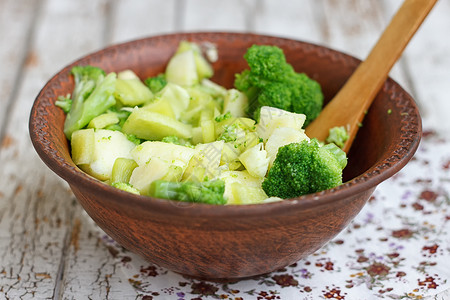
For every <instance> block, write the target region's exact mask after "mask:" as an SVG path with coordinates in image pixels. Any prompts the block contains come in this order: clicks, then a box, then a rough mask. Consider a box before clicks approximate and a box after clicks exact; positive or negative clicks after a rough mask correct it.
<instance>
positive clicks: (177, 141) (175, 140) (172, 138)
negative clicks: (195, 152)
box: [161, 135, 194, 148]
mask: <svg viewBox="0 0 450 300" xmlns="http://www.w3.org/2000/svg"><path fill="white" fill-rule="evenodd" d="M161 142H164V143H171V144H175V145H180V146H185V147H189V148H194V146H193V145H192V144H191V142H189V141H186V140H185V139H181V138H179V137H178V136H176V135H168V136H165V137H163V138H162V140H161Z"/></svg>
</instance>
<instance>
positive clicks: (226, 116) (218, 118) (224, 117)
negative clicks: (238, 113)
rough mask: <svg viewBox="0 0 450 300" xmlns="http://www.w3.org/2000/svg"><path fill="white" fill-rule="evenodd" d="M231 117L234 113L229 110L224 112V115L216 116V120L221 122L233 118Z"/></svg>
mask: <svg viewBox="0 0 450 300" xmlns="http://www.w3.org/2000/svg"><path fill="white" fill-rule="evenodd" d="M231 117H232V115H231V113H230V112H229V111H228V112H227V113H225V114H223V115H220V116H217V117H215V118H214V120H215V121H216V122H217V123H220V122H222V121H225V120H228V119H231Z"/></svg>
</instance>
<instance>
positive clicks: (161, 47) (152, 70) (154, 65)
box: [30, 32, 421, 197]
mask: <svg viewBox="0 0 450 300" xmlns="http://www.w3.org/2000/svg"><path fill="white" fill-rule="evenodd" d="M181 40H191V41H195V42H198V43H200V44H201V43H205V42H208V43H213V44H215V45H216V47H217V50H218V54H219V59H218V61H217V62H215V63H213V67H214V70H215V75H214V77H213V78H212V80H213V81H216V82H218V83H220V84H222V85H224V86H226V87H228V88H231V87H232V86H233V82H234V74H235V73H237V72H241V71H242V70H243V69H245V68H247V64H246V62H245V60H244V59H243V55H244V53H245V51H246V49H247V48H248V47H250V46H251V45H253V44H272V45H278V46H279V47H281V48H282V49H283V50H284V52H285V55H286V58H287V61H288V62H289V63H291V64H292V65H293V66H294V68H295V69H296V71H298V72H304V73H306V74H308V76H310V77H312V78H314V79H315V80H317V81H318V82H319V83H320V84H321V86H322V90H323V93H324V96H325V102H327V101H329V100H330V99H331V98H332V97H333V96H334V95H335V94H336V92H337V91H338V90H339V88H340V87H341V86H342V85H343V84H344V83H345V81H346V80H347V78H348V77H349V76H350V75H351V73H352V72H353V71H354V69H355V68H356V67H357V65H358V64H359V62H360V61H359V60H357V59H355V58H353V57H351V56H348V55H346V54H343V53H340V52H337V51H334V50H331V49H328V48H325V47H321V46H318V45H313V44H309V43H304V42H300V41H293V40H289V39H283V38H277V37H270V36H261V35H255V34H238V33H218V32H210V33H183V34H173V35H164V36H156V37H150V38H146V39H142V40H137V41H132V42H128V43H124V44H120V45H115V46H111V47H108V48H106V49H104V50H101V51H98V52H95V53H93V54H90V55H87V56H85V57H83V58H81V59H79V60H77V61H75V62H73V63H72V64H70V65H68V66H67V67H65V68H64V69H62V70H61V71H60V72H59V73H58V74H56V75H55V76H54V77H53V78H52V79H51V80H50V81H49V82H48V83H47V85H46V86H45V87H44V88H43V89H42V91H41V93H40V94H39V95H38V97H37V99H36V101H35V103H34V106H33V110H32V113H31V116H30V134H31V138H32V141H33V144H34V146H35V148H36V150H37V152H38V153H39V155H40V156H41V158H42V159H43V160H44V162H45V163H47V165H49V167H50V168H51V169H53V170H54V171H55V172H56V173H57V174H59V175H60V176H61V177H63V178H64V179H65V180H67V181H69V183H71V182H72V183H76V182H79V181H83V182H86V181H90V182H92V179H90V178H88V176H87V175H85V174H83V173H82V172H81V171H79V170H78V168H76V166H75V165H74V164H73V162H72V160H71V158H70V149H69V145H68V143H67V141H66V139H65V136H64V134H63V131H62V128H63V124H64V118H65V116H64V113H63V112H62V111H61V110H60V109H59V108H57V107H56V106H54V101H55V100H56V99H57V97H58V96H59V95H66V94H67V93H70V92H71V90H72V89H73V79H72V78H71V76H70V69H71V68H72V66H74V65H86V64H91V65H95V66H98V67H101V68H103V69H104V70H105V71H106V72H112V71H114V72H119V71H121V70H124V69H132V70H133V71H135V72H136V74H137V75H138V76H140V77H141V78H142V79H145V78H146V77H148V76H154V75H157V74H159V73H161V72H163V71H164V69H165V66H166V64H167V62H168V60H169V59H170V57H171V56H172V55H173V53H174V51H175V49H176V47H177V45H178V43H179V42H180V41H181ZM420 133H421V122H420V116H419V112H418V110H417V107H416V105H415V103H414V101H413V99H412V98H411V97H410V96H409V95H408V94H407V93H406V92H405V91H404V90H403V89H402V88H401V87H400V86H399V85H398V84H397V83H395V82H394V81H393V80H391V79H388V80H387V81H386V83H385V84H384V86H383V89H382V91H380V93H379V94H378V96H377V98H376V100H375V101H374V102H373V105H372V107H371V108H370V110H369V112H368V114H367V115H366V117H365V119H364V122H363V126H362V127H361V129H360V130H359V132H358V135H357V137H356V139H355V141H354V144H353V147H352V149H351V151H350V153H349V156H348V157H349V163H348V166H347V167H346V169H345V172H344V181H345V182H347V183H346V184H344V185H343V186H341V187H339V188H337V190H347V189H349V188H352V186H354V185H355V184H356V183H358V184H359V183H363V184H365V185H366V187H365V188H371V187H374V186H376V185H377V184H378V183H380V182H381V181H383V180H385V179H386V178H388V177H389V176H392V175H393V174H394V173H395V172H397V171H398V170H400V169H401V168H402V167H403V166H404V165H405V164H406V162H407V161H408V160H409V159H410V158H411V156H412V154H413V153H414V152H415V150H416V148H417V146H418V143H419V140H420ZM324 193H325V194H326V193H328V192H324ZM347 193H351V191H347ZM322 194H323V193H322ZM304 197H308V196H304Z"/></svg>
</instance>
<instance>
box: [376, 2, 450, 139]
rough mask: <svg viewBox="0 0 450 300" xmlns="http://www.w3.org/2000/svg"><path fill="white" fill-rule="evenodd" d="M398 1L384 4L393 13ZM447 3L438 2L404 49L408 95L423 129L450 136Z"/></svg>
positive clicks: (449, 14)
mask: <svg viewBox="0 0 450 300" xmlns="http://www.w3.org/2000/svg"><path fill="white" fill-rule="evenodd" d="M400 2H401V1H399V0H396V1H391V0H386V1H384V5H385V7H386V10H391V11H392V10H394V9H395V8H396V7H398V6H399V5H400ZM449 16H450V3H449V2H448V1H438V2H437V4H436V6H435V7H434V8H433V10H432V11H431V13H430V14H429V15H428V17H427V19H425V21H424V23H423V24H422V26H421V28H419V30H418V31H417V33H416V35H415V36H414V37H413V39H412V40H411V42H410V44H409V45H408V47H407V48H406V49H405V54H404V57H405V59H404V60H405V68H406V69H407V71H408V75H409V81H410V83H411V92H412V95H413V96H414V98H415V100H416V102H417V103H418V104H419V107H420V111H421V114H422V116H423V117H424V127H425V128H432V129H435V130H439V131H441V132H442V133H443V134H448V133H450V118H448V112H449V111H450V101H448V97H449V96H448V95H450V84H449V82H450V56H449V53H450V40H449V39H448V38H447V36H448V30H449V28H450V18H449Z"/></svg>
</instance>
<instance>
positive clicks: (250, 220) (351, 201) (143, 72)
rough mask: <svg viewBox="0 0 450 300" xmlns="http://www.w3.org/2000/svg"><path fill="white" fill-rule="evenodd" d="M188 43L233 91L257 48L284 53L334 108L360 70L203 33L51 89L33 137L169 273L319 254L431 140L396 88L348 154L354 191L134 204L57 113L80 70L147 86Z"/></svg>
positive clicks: (103, 214)
mask: <svg viewBox="0 0 450 300" xmlns="http://www.w3.org/2000/svg"><path fill="white" fill-rule="evenodd" d="M181 40H190V41H194V42H198V43H203V42H210V43H213V44H215V45H216V47H217V49H218V53H219V60H218V61H217V62H215V63H213V67H214V70H215V75H214V77H213V78H212V79H213V80H214V81H216V82H218V83H220V84H222V85H224V86H226V87H229V88H231V87H232V86H233V81H234V74H235V73H237V72H240V71H242V70H243V69H245V68H247V65H246V62H245V60H244V59H243V54H244V53H245V52H246V49H247V48H248V47H250V46H251V45H253V44H271V45H277V46H279V47H281V48H282V49H283V50H284V52H285V55H286V58H287V61H288V62H289V63H290V64H292V65H293V66H294V68H295V69H296V71H297V72H304V73H306V74H308V75H309V76H310V77H312V78H314V79H315V80H317V81H318V82H319V83H320V84H321V86H322V89H323V92H324V95H325V101H329V100H330V99H331V98H332V97H333V95H335V94H336V92H337V91H338V90H339V89H340V87H341V86H342V85H343V84H344V83H345V81H346V80H347V78H348V77H349V76H350V75H351V74H352V72H353V71H354V69H355V68H356V67H357V66H358V64H359V63H360V61H359V60H358V59H356V58H354V57H351V56H349V55H346V54H344V53H341V52H337V51H334V50H332V49H329V48H326V47H321V46H318V45H314V44H310V43H305V42H301V41H295V40H289V39H284V38H279V37H271V36H262V35H256V34H244V33H223V32H222V33H220V32H200V33H181V34H170V35H163V36H155V37H149V38H144V39H141V40H136V41H131V42H127V43H123V44H119V45H114V46H111V47H108V48H105V49H103V50H101V51H98V52H95V53H92V54H89V55H87V56H85V57H83V58H81V59H79V60H77V61H75V62H73V63H72V64H70V65H68V66H66V67H65V68H64V69H62V70H61V71H60V72H59V73H57V74H56V75H55V76H54V77H53V78H51V79H50V80H49V81H48V83H47V84H46V85H45V86H44V87H43V89H42V90H41V92H40V93H39V95H38V96H37V98H36V100H35V102H34V105H33V107H32V111H31V115H30V122H29V130H30V136H31V139H32V142H33V145H34V147H35V149H36V151H37V153H38V154H39V155H40V157H41V159H42V160H43V161H44V162H45V163H46V164H47V165H48V167H49V168H50V169H52V170H53V171H54V172H55V173H56V174H57V175H59V176H60V177H61V178H63V179H64V180H66V181H67V182H68V183H69V185H70V187H71V189H72V191H73V193H74V194H75V196H76V198H77V199H78V201H79V203H80V204H81V205H82V207H83V208H84V209H85V210H86V212H87V213H88V214H89V216H90V217H91V218H92V219H93V220H94V221H95V222H96V223H97V224H98V226H100V227H101V228H102V229H103V230H104V231H105V232H106V233H107V234H108V235H110V236H111V237H112V238H113V239H114V240H116V241H117V242H118V243H120V244H121V245H122V246H123V247H125V248H126V249H129V250H130V251H132V252H134V253H136V254H139V255H140V256H142V257H143V258H145V259H146V260H148V261H149V262H152V263H155V264H157V265H159V266H162V267H165V268H167V269H169V270H172V271H175V272H178V273H182V274H186V275H190V276H195V277H200V278H207V279H221V278H226V279H236V278H244V277H249V276H255V275H260V274H264V273H268V272H271V271H274V270H277V269H279V268H282V267H285V266H287V265H290V264H292V263H294V262H296V261H298V260H300V259H302V258H304V257H305V256H307V255H309V254H311V253H313V252H314V251H316V250H317V249H319V248H320V247H322V246H323V245H324V244H325V243H327V242H328V241H330V240H331V239H332V238H333V237H335V236H336V235H337V234H338V233H339V232H341V231H342V229H344V228H345V227H346V226H347V225H348V224H349V222H350V221H351V220H352V219H353V218H354V217H355V216H356V215H357V214H358V212H359V211H360V210H361V208H362V207H363V206H364V204H365V203H366V201H367V200H368V198H369V197H370V195H371V194H372V192H373V191H374V189H375V188H376V186H377V185H378V184H379V183H381V182H382V181H384V180H386V179H387V178H389V177H391V176H392V175H394V174H395V173H396V172H398V171H399V170H400V169H401V168H402V167H403V166H404V165H405V164H406V163H407V162H408V161H409V160H410V159H411V157H412V156H413V154H414V152H415V151H416V149H417V147H418V145H419V141H420V137H421V119H420V115H419V112H418V109H417V107H416V104H415V103H414V100H413V99H412V98H411V96H410V95H408V93H407V92H405V90H403V89H402V88H401V87H400V86H399V85H398V84H397V83H396V82H394V81H393V80H392V79H388V80H386V82H385V83H384V86H383V88H382V90H381V91H380V92H379V93H378V95H377V97H376V99H375V101H374V102H373V104H372V106H371V108H370V110H369V111H368V114H367V115H366V117H365V119H364V123H363V126H362V127H361V129H360V130H359V132H358V135H357V137H356V139H355V141H354V144H353V147H352V149H351V151H350V153H349V155H348V157H349V163H348V166H347V167H346V169H345V172H344V184H343V185H341V186H339V187H337V188H334V189H331V190H326V191H322V192H319V193H315V194H311V195H306V196H302V197H298V198H295V199H289V200H285V201H281V202H275V203H267V204H256V205H247V206H231V205H230V206H214V205H206V204H194V203H182V202H176V201H171V200H164V199H155V198H150V197H144V196H139V195H133V194H130V193H127V192H123V191H121V190H118V189H115V188H112V187H110V186H108V185H106V184H104V183H102V182H100V181H98V180H96V179H93V178H92V177H90V176H89V175H87V174H85V173H84V172H82V171H81V170H80V169H78V168H77V167H76V166H75V164H74V163H73V161H72V159H71V157H70V147H69V144H68V142H67V140H66V138H65V136H64V133H63V125H64V119H65V115H64V113H63V112H62V110H61V109H59V108H58V107H56V106H55V105H54V102H55V100H56V99H57V97H58V96H60V95H66V94H68V93H71V91H72V89H73V87H74V82H73V79H72V78H71V76H70V69H71V68H72V67H73V66H75V65H87V64H90V65H94V66H98V67H101V68H103V69H104V70H105V71H106V72H112V71H115V72H119V71H121V70H124V69H132V70H133V71H135V72H136V74H137V75H138V76H140V77H141V78H143V79H144V78H147V77H148V76H154V75H157V74H159V73H161V72H163V71H164V69H165V66H166V64H167V62H168V60H169V59H170V57H171V56H172V55H173V53H174V51H175V49H176V47H177V46H178V43H179V42H180V41H181Z"/></svg>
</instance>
